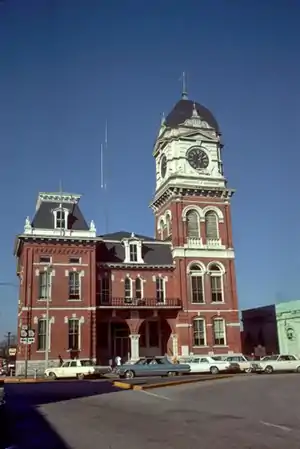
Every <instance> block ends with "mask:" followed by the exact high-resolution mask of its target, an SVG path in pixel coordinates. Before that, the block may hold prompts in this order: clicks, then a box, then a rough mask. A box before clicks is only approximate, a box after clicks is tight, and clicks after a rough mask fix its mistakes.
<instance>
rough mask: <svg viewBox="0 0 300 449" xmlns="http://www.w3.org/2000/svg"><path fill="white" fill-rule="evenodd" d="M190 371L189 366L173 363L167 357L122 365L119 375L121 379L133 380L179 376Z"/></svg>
mask: <svg viewBox="0 0 300 449" xmlns="http://www.w3.org/2000/svg"><path fill="white" fill-rule="evenodd" d="M190 371H191V368H190V366H189V365H185V364H181V363H178V364H177V363H172V362H170V360H168V358H167V357H143V358H141V359H140V360H138V361H137V362H136V363H133V364H129V363H128V364H127V363H125V364H124V365H121V366H120V367H119V368H118V370H117V373H118V374H119V377H120V378H124V377H125V378H126V379H132V378H133V377H145V376H179V375H181V374H188V373H189V372H190Z"/></svg>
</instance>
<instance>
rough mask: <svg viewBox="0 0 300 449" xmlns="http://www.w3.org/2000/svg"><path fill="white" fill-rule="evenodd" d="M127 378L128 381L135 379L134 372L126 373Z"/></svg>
mask: <svg viewBox="0 0 300 449" xmlns="http://www.w3.org/2000/svg"><path fill="white" fill-rule="evenodd" d="M125 377H126V379H133V378H134V372H133V371H126V373H125Z"/></svg>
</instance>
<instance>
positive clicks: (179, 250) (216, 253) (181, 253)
mask: <svg viewBox="0 0 300 449" xmlns="http://www.w3.org/2000/svg"><path fill="white" fill-rule="evenodd" d="M172 256H173V258H174V259H175V258H178V257H180V258H192V259H202V258H205V259H208V258H209V259H234V258H235V253H234V250H233V249H226V250H218V249H199V248H189V249H187V248H184V247H176V248H173V250H172Z"/></svg>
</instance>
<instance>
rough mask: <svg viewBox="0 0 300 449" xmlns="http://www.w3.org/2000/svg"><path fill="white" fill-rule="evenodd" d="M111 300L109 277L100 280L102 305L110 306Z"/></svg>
mask: <svg viewBox="0 0 300 449" xmlns="http://www.w3.org/2000/svg"><path fill="white" fill-rule="evenodd" d="M109 300H110V279H109V277H108V276H105V277H102V278H100V304H108V303H109Z"/></svg>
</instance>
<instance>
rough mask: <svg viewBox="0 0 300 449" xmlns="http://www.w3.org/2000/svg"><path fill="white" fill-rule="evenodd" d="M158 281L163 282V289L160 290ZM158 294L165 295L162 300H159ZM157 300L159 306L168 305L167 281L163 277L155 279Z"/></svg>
mask: <svg viewBox="0 0 300 449" xmlns="http://www.w3.org/2000/svg"><path fill="white" fill-rule="evenodd" d="M157 281H159V282H162V289H161V288H160V289H159V290H158V288H157ZM158 292H162V293H163V298H162V300H161V299H159V298H158V295H157V293H158ZM155 299H156V302H157V304H165V303H166V279H165V278H164V277H163V276H156V277H155Z"/></svg>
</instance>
